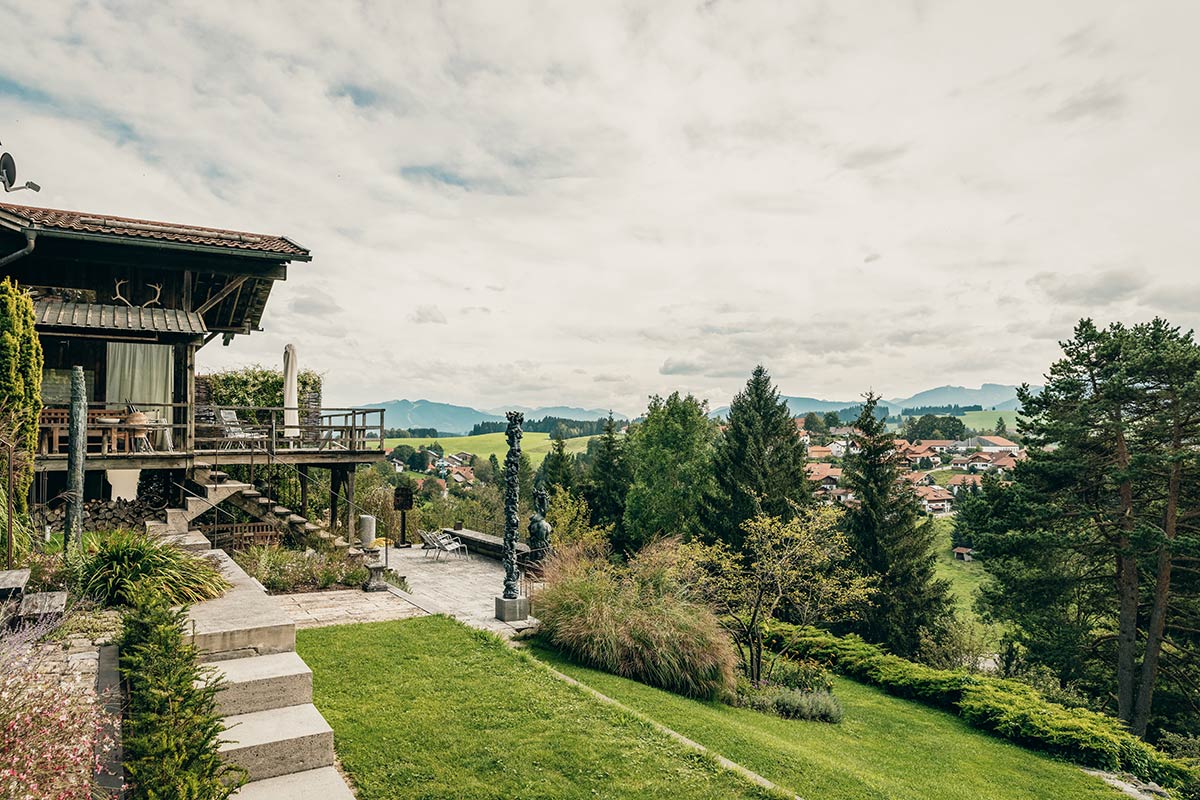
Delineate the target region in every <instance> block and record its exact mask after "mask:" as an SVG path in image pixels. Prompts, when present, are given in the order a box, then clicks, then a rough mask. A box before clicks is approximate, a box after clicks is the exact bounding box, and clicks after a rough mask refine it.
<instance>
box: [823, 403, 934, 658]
mask: <svg viewBox="0 0 1200 800" xmlns="http://www.w3.org/2000/svg"><path fill="white" fill-rule="evenodd" d="M878 402H879V397H878V396H877V395H875V394H868V395H867V396H866V403H865V404H864V406H863V409H862V413H861V414H859V416H858V420H857V422H855V427H856V431H857V432H856V433H855V434H854V437H853V443H854V445H855V448H854V449H856V450H857V451H858V452H854V451H853V450H852V451H851V452H850V453H849V454H848V455H847V458H846V466H845V472H844V474H843V480H842V485H843V486H845V487H847V488H848V489H850V491H851V492H853V494H854V498H855V501H854V502H853V503H851V504H849V505H848V508H847V510H846V532H847V535H848V536H849V537H850V541H851V544H852V546H853V548H854V551H855V554H856V557H857V560H858V564H859V568H860V569H861V570H862V572H863V574H864V575H866V576H868V577H874V578H875V579H876V580H877V581H878V588H879V592H878V594H876V596H875V604H874V606H873V607H872V608H871V609H870V610H868V611H867V612H866V613H865V614H864V617H863V621H862V624H861V629H860V632H861V633H862V635H863V637H864V638H866V639H868V640H869V641H872V642H876V643H879V644H883V645H885V646H887V648H888V649H889V650H891V651H892V652H894V653H896V654H898V655H902V656H910V655H912V654H914V653H915V652H916V651H917V646H918V643H919V639H920V632H921V631H922V630H925V631H926V632H928V633H929V634H931V635H934V636H936V635H937V634H938V633H939V632H940V631H941V630H943V629H944V627H945V623H946V621H947V620H948V618H949V617H950V615H951V600H950V596H949V588H950V584H949V582H948V581H942V580H938V579H937V578H936V577H935V574H934V564H935V561H936V558H935V555H934V536H933V528H932V526H928V525H922V524H921V514H920V508H919V506H918V504H917V500H916V496H915V495H914V494H913V492H912V490H911V488H909V486H908V484H907V483H905V482H903V481H901V480H900V466H899V462H898V461H897V459H896V458H895V453H894V447H895V443H894V439H893V437H892V435H891V434H890V433H889V432H888V430H887V427H886V425H885V424H884V423H883V421H882V420H880V419H879V418H878V417H876V416H875V407H876V405H877V403H878Z"/></svg>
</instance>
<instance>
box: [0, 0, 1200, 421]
mask: <svg viewBox="0 0 1200 800" xmlns="http://www.w3.org/2000/svg"><path fill="white" fill-rule="evenodd" d="M114 5H115V4H114ZM165 6H166V4H163V3H158V2H155V3H146V4H144V5H140V6H139V5H138V4H134V3H122V4H120V7H119V8H118V7H112V8H106V7H104V6H102V5H100V4H98V3H80V4H71V3H67V2H53V3H35V2H19V3H7V2H0V14H2V17H3V19H4V20H5V30H6V32H7V35H6V36H5V43H4V46H3V51H2V54H0V141H2V142H3V144H4V146H5V149H6V150H8V151H10V152H12V153H13V154H14V155H15V156H16V158H17V163H18V165H19V166H20V168H21V180H22V181H23V180H25V179H33V180H36V181H37V182H39V183H41V184H42V186H43V187H44V188H43V190H42V193H41V194H40V195H32V194H31V193H28V192H26V193H22V194H14V195H8V196H6V197H5V198H4V199H5V200H11V201H13V202H28V203H33V204H36V205H45V206H49V207H55V208H69V209H75V210H82V211H88V212H96V213H107V214H119V215H129V216H138V217H147V218H150V219H156V220H164V221H170V222H182V223H193V224H205V225H216V226H225V227H230V228H235V229H241V230H249V231H256V232H267V233H282V234H286V235H288V236H289V237H291V238H293V239H295V240H297V241H299V242H300V243H302V244H304V245H305V246H307V247H309V248H311V249H312V251H313V256H314V259H313V261H312V263H310V264H296V265H293V266H292V267H291V269H290V272H289V277H288V280H287V282H286V283H282V284H278V285H277V286H276V289H275V292H274V293H273V295H272V300H271V302H270V304H269V305H268V307H267V312H266V315H265V317H264V319H263V325H264V328H265V331H264V332H262V333H258V334H254V335H252V336H249V337H238V339H237V340H236V341H235V343H234V344H233V345H232V346H230V347H228V348H223V347H221V345H220V344H219V342H214V343H213V344H210V345H209V346H208V347H206V348H205V349H204V350H203V351H202V352H201V366H202V367H221V366H227V365H234V364H240V363H248V362H249V363H252V362H261V363H263V364H268V365H272V364H273V365H278V364H279V363H280V362H281V359H282V351H283V347H284V345H285V344H286V343H288V342H293V343H295V344H296V346H297V348H298V350H299V353H300V359H301V363H302V365H303V366H308V367H313V368H316V369H318V370H320V371H322V372H324V373H325V375H326V400H327V402H328V403H331V404H333V403H365V402H369V401H378V400H385V399H392V398H401V397H403V398H409V399H416V398H428V399H432V400H440V401H448V402H457V403H463V404H469V405H476V406H485V407H491V406H497V405H500V404H502V403H524V404H530V405H535V404H543V403H544V404H550V403H561V402H569V403H573V404H581V405H587V406H603V407H608V406H613V407H615V408H617V409H618V410H623V411H626V412H633V411H636V410H638V409H640V408H643V407H644V404H645V397H646V395H647V394H649V393H652V392H662V391H669V390H671V389H675V388H679V389H684V390H691V391H693V392H695V393H697V394H699V395H701V396H704V397H707V398H709V399H710V400H711V401H712V404H713V405H714V406H717V405H722V404H724V403H726V402H727V401H728V399H729V397H730V395H731V394H732V393H733V392H734V391H736V389H737V388H738V387H739V386H740V385H741V384H742V383H743V382H744V381H745V378H746V377H747V375H748V373H749V371H750V369H751V368H752V367H753V365H754V364H755V363H756V362H759V361H761V362H763V363H765V364H767V365H768V367H769V368H770V369H771V370H772V372H773V374H774V376H775V377H776V379H777V381H778V383H779V384H780V385H781V388H782V389H783V391H784V392H785V393H787V394H794V395H812V396H818V397H827V398H830V399H853V398H855V397H857V396H858V395H859V394H860V393H861V392H862V391H864V390H866V389H867V388H871V387H873V388H875V389H876V390H879V391H881V392H883V394H884V395H885V396H889V397H890V396H902V395H907V394H911V393H912V392H914V391H917V390H920V389H924V388H928V387H931V386H935V385H939V384H945V383H954V384H966V385H978V383H979V382H981V381H985V380H987V381H996V382H1020V381H1022V380H1030V381H1035V382H1036V381H1037V379H1038V377H1039V375H1040V374H1041V373H1042V372H1043V371H1044V370H1045V368H1046V366H1047V365H1048V364H1049V362H1050V360H1051V359H1052V358H1053V357H1054V355H1055V353H1056V351H1057V348H1056V340H1058V339H1062V338H1065V337H1067V336H1068V335H1069V334H1070V329H1071V326H1072V324H1073V322H1074V321H1075V320H1076V319H1078V318H1079V317H1080V316H1082V315H1091V316H1094V317H1095V318H1097V319H1098V320H1104V321H1108V320H1111V319H1123V320H1127V321H1131V320H1135V319H1145V318H1149V317H1151V316H1153V315H1154V314H1162V315H1165V316H1167V317H1168V318H1170V319H1172V320H1173V321H1175V322H1176V323H1178V324H1181V325H1184V326H1185V327H1191V326H1194V325H1196V324H1197V323H1200V270H1197V269H1196V260H1197V259H1196V253H1197V251H1198V249H1200V248H1198V247H1197V238H1198V237H1200V225H1197V222H1196V217H1197V210H1198V209H1200V148H1198V141H1200V91H1198V90H1197V87H1196V81H1197V76H1198V75H1200V48H1198V47H1197V46H1196V43H1195V37H1196V31H1197V30H1200V4H1198V3H1195V2H1191V1H1190V0H1189V1H1187V2H1153V3H1144V2H1097V0H1081V1H1080V2H1061V1H1060V2H1054V3H1046V2H1042V1H1041V0H1039V1H1038V2H1005V3H983V2H964V1H962V0H953V1H950V0H947V1H946V2H936V1H932V0H931V1H929V2H922V1H921V0H918V1H917V2H908V3H901V2H894V3H880V2H875V0H870V2H866V1H864V2H858V3H855V2H845V1H844V0H838V2H836V3H835V2H829V3H801V2H781V3H768V2H724V1H723V0H717V1H716V2H706V3H697V2H690V3H682V2H680V3H677V2H663V0H647V1H646V2H643V3H633V4H628V3H627V4H618V3H608V2H599V3H583V2H547V3H543V4H526V3H511V2H491V1H489V2H480V3H475V4H472V3H438V4H430V3H415V2H405V3H391V2H389V3H375V4H355V5H351V4H349V3H343V4H340V8H335V7H334V4H332V3H327V4H313V5H310V6H308V7H305V6H303V5H301V4H300V3H297V2H281V3H278V4H259V5H258V6H257V8H256V9H250V8H249V4H246V3H242V2H213V1H212V0H206V1H205V2H203V3H193V4H189V6H188V7H187V8H186V9H173V10H167V9H166V7H165Z"/></svg>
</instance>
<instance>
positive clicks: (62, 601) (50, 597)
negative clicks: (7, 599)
mask: <svg viewBox="0 0 1200 800" xmlns="http://www.w3.org/2000/svg"><path fill="white" fill-rule="evenodd" d="M66 611H67V593H66V592H34V593H33V594H27V595H25V596H24V597H23V598H21V608H20V610H19V611H18V612H17V616H18V617H20V618H21V619H28V620H38V619H43V618H45V617H61V616H62V615H63V614H65V613H66Z"/></svg>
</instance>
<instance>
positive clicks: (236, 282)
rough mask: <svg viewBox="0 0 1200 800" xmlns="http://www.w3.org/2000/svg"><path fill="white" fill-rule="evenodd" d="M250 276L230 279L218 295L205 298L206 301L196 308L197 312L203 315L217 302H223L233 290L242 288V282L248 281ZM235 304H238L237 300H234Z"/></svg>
mask: <svg viewBox="0 0 1200 800" xmlns="http://www.w3.org/2000/svg"><path fill="white" fill-rule="evenodd" d="M248 277H249V276H247V275H242V276H241V277H238V278H231V279H230V281H229V282H228V283H226V284H225V287H224V288H223V289H221V291H219V292H217V293H216V295H214V296H212V297H210V298H208V299H207V300H205V301H204V303H203V304H202V305H201V306H200V307H199V308H197V309H196V313H197V314H200V315H201V316H203V315H204V312H205V311H208V310H209V309H211V308H212V307H213V306H215V305H216V304H217V303H219V302H221V301H222V300H224V299H225V298H226V297H228V296H229V295H230V293H232V292H233V290H234V289H240V288H241V287H242V284H243V283H245V282H246V280H247V278H248ZM234 305H237V303H236V301H235V302H234Z"/></svg>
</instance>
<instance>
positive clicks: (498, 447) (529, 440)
mask: <svg viewBox="0 0 1200 800" xmlns="http://www.w3.org/2000/svg"><path fill="white" fill-rule="evenodd" d="M591 438H592V437H590V436H577V437H575V438H573V439H567V452H568V453H583V452H585V451H586V450H587V443H588V440H589V439H591ZM434 442H438V443H439V444H441V446H442V447H444V448H446V452H447V453H458V452H467V453H472V454H474V455H477V456H479V457H481V458H484V459H486V458H487V457H488V456H490V455H493V454H495V456H496V458H498V459H500V460H501V461H503V460H504V456H505V455H507V454H508V442H507V441H506V440H505V438H504V434H503V433H484V434H480V435H478V436H448V437H437V436H435V437H432V438H413V439H388V440H387V441H386V442H385V445H386V446H387V449H388V450H391V449H392V448H393V447H395V446H396V445H398V444H406V445H408V446H410V447H421V446H428V445H431V444H433V443H434ZM550 447H551V442H550V434H548V433H531V432H527V433H525V435H524V436H522V437H521V450H522V451H523V452H525V453H527V454H528V455H529V460H530V461H531V462H533V465H534V466H535V467H536V466H538V465H539V464H541V463H542V459H544V458H545V457H546V454H547V453H549V452H550Z"/></svg>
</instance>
